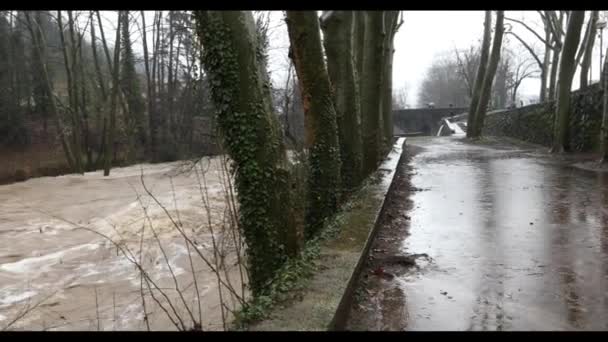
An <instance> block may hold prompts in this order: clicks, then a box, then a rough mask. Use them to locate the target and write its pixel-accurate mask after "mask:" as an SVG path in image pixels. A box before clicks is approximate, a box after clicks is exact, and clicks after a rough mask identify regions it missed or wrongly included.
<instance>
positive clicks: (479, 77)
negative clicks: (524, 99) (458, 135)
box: [467, 11, 492, 138]
mask: <svg viewBox="0 0 608 342" xmlns="http://www.w3.org/2000/svg"><path fill="white" fill-rule="evenodd" d="M483 28H484V29H483V41H482V43H481V55H480V57H479V67H478V68H477V73H476V76H475V83H474V86H473V96H472V97H471V103H470V105H469V115H468V118H467V138H472V137H474V132H473V131H474V126H475V113H476V112H477V105H478V103H479V98H480V96H481V89H482V85H483V80H484V77H485V74H486V68H487V64H488V56H489V54H490V41H491V39H492V11H486V16H485V20H484V23H483Z"/></svg>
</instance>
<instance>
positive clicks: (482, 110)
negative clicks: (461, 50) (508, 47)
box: [473, 11, 504, 138]
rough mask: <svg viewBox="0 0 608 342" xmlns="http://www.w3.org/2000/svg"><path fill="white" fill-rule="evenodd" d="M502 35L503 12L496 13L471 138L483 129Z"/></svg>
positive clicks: (498, 58)
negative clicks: (489, 52) (488, 56)
mask: <svg viewBox="0 0 608 342" xmlns="http://www.w3.org/2000/svg"><path fill="white" fill-rule="evenodd" d="M503 33H504V11H496V26H495V28H494V41H493V42H492V52H491V54H490V61H489V63H488V70H487V71H486V74H485V75H484V78H483V85H482V87H481V95H480V96H479V103H478V104H477V111H476V112H475V126H474V129H473V138H479V137H480V136H481V131H482V129H483V124H484V120H485V118H486V111H487V108H488V101H489V100H490V95H491V94H492V83H493V81H494V75H495V74H496V68H497V67H498V61H499V60H500V49H501V48H502V36H503Z"/></svg>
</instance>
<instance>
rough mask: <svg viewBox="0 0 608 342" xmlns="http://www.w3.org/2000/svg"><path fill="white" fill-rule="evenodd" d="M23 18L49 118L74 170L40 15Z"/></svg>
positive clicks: (29, 14) (29, 15)
mask: <svg viewBox="0 0 608 342" xmlns="http://www.w3.org/2000/svg"><path fill="white" fill-rule="evenodd" d="M25 18H26V20H27V23H28V25H27V26H28V29H29V31H30V35H31V38H32V42H33V44H34V47H35V51H36V56H37V57H38V59H39V65H40V67H41V69H42V80H43V82H44V92H45V93H46V94H48V95H49V96H48V101H49V109H50V111H51V116H52V117H53V118H54V119H55V122H56V123H57V130H58V132H59V139H60V141H61V146H62V147H63V151H64V153H65V157H66V160H67V162H68V165H69V167H70V169H72V170H74V169H75V163H74V157H73V154H72V149H71V147H70V143H69V142H68V137H67V136H66V135H65V133H64V132H65V129H64V125H63V123H62V120H61V117H60V115H59V110H58V109H57V103H56V100H55V96H54V94H53V84H52V82H51V78H50V76H49V72H48V65H47V61H48V59H47V54H46V46H47V44H46V39H45V38H44V32H45V31H44V30H43V29H42V25H41V23H42V19H41V13H40V12H36V16H35V18H34V19H32V18H31V13H30V12H27V11H26V12H25Z"/></svg>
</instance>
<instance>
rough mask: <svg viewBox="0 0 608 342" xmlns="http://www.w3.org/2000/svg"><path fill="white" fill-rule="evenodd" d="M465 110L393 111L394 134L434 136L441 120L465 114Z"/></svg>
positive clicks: (426, 109)
mask: <svg viewBox="0 0 608 342" xmlns="http://www.w3.org/2000/svg"><path fill="white" fill-rule="evenodd" d="M466 111H467V108H414V109H401V110H395V111H393V124H394V126H395V127H394V132H395V134H396V135H399V134H404V133H414V132H422V133H423V134H424V135H435V134H437V130H439V126H440V124H439V122H440V120H441V118H443V117H446V116H449V115H450V113H454V114H455V115H458V114H461V113H463V112H466Z"/></svg>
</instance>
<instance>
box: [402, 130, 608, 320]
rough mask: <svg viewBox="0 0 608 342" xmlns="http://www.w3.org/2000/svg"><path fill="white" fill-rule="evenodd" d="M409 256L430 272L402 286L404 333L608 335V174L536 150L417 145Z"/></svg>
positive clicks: (438, 142) (420, 141)
mask: <svg viewBox="0 0 608 342" xmlns="http://www.w3.org/2000/svg"><path fill="white" fill-rule="evenodd" d="M407 144H408V145H417V146H421V147H424V148H425V151H423V152H422V153H420V154H418V155H416V156H415V157H413V159H412V166H413V170H414V172H415V173H416V174H415V175H414V176H413V177H412V180H411V182H412V186H413V187H416V188H420V189H423V190H424V191H416V192H413V194H412V195H411V200H412V201H413V208H412V210H411V212H409V213H408V215H409V216H411V226H410V236H408V237H407V238H406V239H405V240H404V242H403V250H404V252H405V253H408V254H413V253H427V254H428V255H429V256H430V257H431V258H432V259H433V262H432V263H431V264H429V265H428V266H426V267H424V268H422V270H420V271H417V272H413V273H408V274H407V275H405V276H403V277H402V278H401V279H400V283H401V284H402V288H403V290H404V293H405V296H406V298H405V301H406V311H407V314H406V315H405V316H406V317H408V318H407V322H404V326H405V328H406V329H408V330H579V329H582V330H604V329H607V328H608V173H595V172H592V171H586V170H581V169H576V168H573V167H569V166H567V165H559V164H556V163H549V162H547V161H546V160H545V159H547V158H550V157H548V156H543V155H539V154H538V153H533V151H523V150H519V151H514V150H496V149H491V148H485V147H479V146H473V145H468V144H464V143H461V142H459V141H458V140H457V139H455V138H450V137H442V138H412V139H408V141H407Z"/></svg>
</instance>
